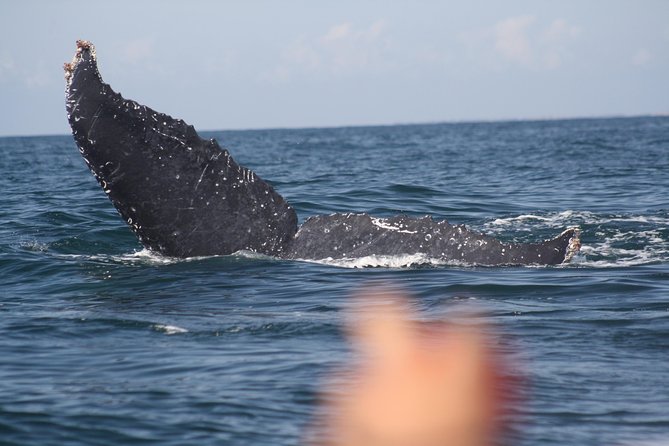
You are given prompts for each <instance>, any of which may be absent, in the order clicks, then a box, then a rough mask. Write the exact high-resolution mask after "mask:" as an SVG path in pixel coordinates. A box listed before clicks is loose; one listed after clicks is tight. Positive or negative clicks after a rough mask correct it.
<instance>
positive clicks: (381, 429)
mask: <svg viewBox="0 0 669 446" xmlns="http://www.w3.org/2000/svg"><path fill="white" fill-rule="evenodd" d="M465 319H467V320H451V321H437V322H420V321H417V320H416V318H415V314H413V312H412V311H411V310H410V308H409V306H408V303H407V301H406V298H405V297H404V296H403V295H402V294H401V293H399V292H397V291H393V290H389V289H383V290H378V289H377V290H372V291H367V292H365V293H362V294H360V295H359V296H358V297H357V299H356V304H355V308H354V309H352V310H351V311H350V320H349V324H348V325H349V326H348V330H349V337H350V339H351V341H352V343H353V346H354V349H355V351H356V353H357V356H358V358H357V360H356V362H355V363H354V364H353V366H352V367H350V368H349V369H347V370H341V371H340V372H338V373H337V374H336V375H335V376H334V377H333V380H332V383H331V384H330V385H329V387H328V390H327V392H326V393H325V395H324V396H323V400H324V409H325V410H324V415H323V416H324V417H325V419H324V421H323V426H322V427H321V429H322V430H324V432H321V434H320V435H319V437H320V438H319V439H318V440H317V441H315V442H312V444H318V445H328V446H375V445H383V446H386V445H391V446H437V445H441V446H490V445H493V444H499V442H500V440H501V438H500V437H501V432H502V429H501V427H502V426H501V424H500V422H499V418H500V415H501V414H502V412H503V408H504V406H506V403H505V400H506V401H508V399H507V398H506V397H505V396H507V395H510V394H512V393H513V391H512V389H511V387H512V384H511V382H512V381H511V380H509V379H506V378H504V367H503V361H502V360H501V358H500V357H499V354H498V353H495V352H493V350H492V349H491V347H490V343H489V342H488V341H489V340H490V339H489V336H486V334H484V331H485V330H484V327H482V326H481V325H478V324H476V323H473V322H474V321H473V320H471V318H465ZM334 382H338V383H339V385H334Z"/></svg>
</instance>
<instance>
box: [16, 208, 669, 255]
mask: <svg viewBox="0 0 669 446" xmlns="http://www.w3.org/2000/svg"><path fill="white" fill-rule="evenodd" d="M566 227H578V228H580V229H581V242H582V247H581V251H580V252H579V253H578V254H577V255H576V256H575V257H574V258H573V259H572V261H571V263H570V264H568V265H569V266H576V267H593V268H613V267H629V266H638V265H646V264H653V263H661V262H667V261H669V213H667V212H666V211H660V212H657V213H654V214H605V213H595V212H591V211H576V210H566V211H562V212H546V213H528V214H521V215H515V216H509V217H500V218H495V219H492V220H489V221H486V222H483V223H482V224H480V225H478V226H477V225H472V229H474V230H478V231H481V232H483V233H486V234H491V235H493V236H501V237H505V238H507V239H509V241H519V242H520V241H522V242H532V241H537V238H538V237H537V234H539V238H550V237H552V236H554V235H555V232H556V231H559V230H562V229H564V228H566ZM20 247H21V248H22V249H24V250H27V251H33V252H35V253H38V254H42V253H44V254H47V255H50V256H54V257H56V258H60V259H75V260H84V261H91V262H100V263H117V264H119V263H120V264H126V265H128V264H130V265H132V264H137V265H149V266H160V265H171V264H177V263H186V262H198V261H203V260H206V259H211V258H215V257H218V258H226V259H232V260H239V259H250V260H270V261H280V260H279V259H276V258H273V257H269V256H266V255H262V254H257V253H254V252H250V251H240V252H237V253H235V254H232V255H229V256H209V257H190V258H185V259H183V258H175V257H166V256H163V255H161V254H158V253H156V252H154V251H151V250H148V249H141V250H139V251H134V252H130V253H123V254H100V253H91V254H73V253H62V252H60V253H59V252H58V246H57V242H56V243H55V244H50V243H44V242H38V241H37V240H33V241H24V242H22V243H20ZM54 248H55V249H54ZM304 261H305V262H308V263H316V264H323V265H329V266H336V267H340V268H415V267H424V266H428V267H444V266H454V267H472V266H476V265H472V264H464V263H462V262H459V261H452V260H451V261H447V260H444V259H438V258H430V257H428V256H426V255H424V254H402V255H395V256H384V255H371V256H365V257H359V258H344V259H332V258H326V259H321V260H304ZM564 266H567V265H561V267H564Z"/></svg>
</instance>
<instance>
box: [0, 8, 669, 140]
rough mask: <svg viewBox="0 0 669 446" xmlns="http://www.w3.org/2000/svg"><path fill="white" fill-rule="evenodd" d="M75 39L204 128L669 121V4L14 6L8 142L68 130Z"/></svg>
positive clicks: (124, 79)
mask: <svg viewBox="0 0 669 446" xmlns="http://www.w3.org/2000/svg"><path fill="white" fill-rule="evenodd" d="M77 39H86V40H90V41H92V42H93V43H94V44H95V46H96V50H97V54H98V64H99V68H100V71H101V73H102V76H103V79H104V80H105V82H107V83H109V84H110V85H111V86H112V88H114V90H116V91H118V92H120V93H122V94H123V95H124V97H126V98H130V99H134V100H136V101H138V102H140V103H142V104H145V105H147V106H149V107H151V108H154V109H155V110H158V111H161V112H164V113H168V114H170V115H172V116H174V117H177V118H182V119H184V120H185V121H187V122H188V123H190V124H193V125H194V126H195V127H196V129H199V130H223V129H248V128H278V127H326V126H347V125H377V124H398V123H423V122H449V121H478V120H507V119H544V118H567V117H591V116H619V115H645V114H667V113H669V1H666V0H638V1H633V0H628V1H615V0H610V1H605V0H588V1H585V0H578V1H574V0H560V1H544V0H533V1H521V0H505V1H503V2H502V1H492V0H491V1H482V0H468V1H460V2H450V1H446V0H441V1H430V0H425V1H422V0H413V1H401V0H399V1H388V0H386V1H374V0H367V1H365V0H355V1H352V0H338V1H337V2H326V1H313V0H311V1H298V0H282V1H262V0H246V1H241V0H238V1H234V2H233V1H197V0H191V1H185V0H181V1H169V0H165V1H152V0H144V1H140V0H132V1H125V0H119V1H114V2H95V1H85V2H84V1H49V0H45V1H37V0H20V1H19V0H16V1H11V0H0V136H8V135H40V134H67V133H69V127H68V125H67V119H66V114H65V103H64V102H65V96H64V87H65V83H64V78H63V70H62V65H63V63H64V62H66V61H70V60H71V59H72V55H73V54H74V51H75V41H76V40H77Z"/></svg>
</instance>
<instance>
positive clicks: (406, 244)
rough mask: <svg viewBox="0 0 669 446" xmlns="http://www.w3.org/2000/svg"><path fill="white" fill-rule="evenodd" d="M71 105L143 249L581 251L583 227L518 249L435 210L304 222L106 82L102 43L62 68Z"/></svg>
mask: <svg viewBox="0 0 669 446" xmlns="http://www.w3.org/2000/svg"><path fill="white" fill-rule="evenodd" d="M64 68H65V79H66V82H67V87H66V99H67V101H66V108H67V116H68V121H69V123H70V126H71V127H72V134H73V135H74V139H75V141H76V143H77V146H78V147H79V151H80V152H81V154H82V156H83V158H84V160H85V162H86V164H87V165H88V167H89V169H90V170H91V172H92V173H93V175H94V176H95V178H96V179H97V181H98V182H99V183H100V186H102V189H103V190H104V192H105V193H106V194H107V196H108V197H109V199H110V200H111V202H112V203H113V205H114V206H115V207H116V209H117V210H118V212H119V213H120V214H121V216H122V218H123V219H124V220H125V221H126V222H127V223H128V225H129V226H130V228H131V229H132V230H133V231H134V232H135V234H136V235H137V237H138V238H139V240H140V242H141V243H142V244H143V245H144V246H145V247H147V248H149V249H151V250H153V251H156V252H159V253H161V254H164V255H168V256H173V257H193V256H208V255H226V254H232V253H234V252H237V251H241V250H248V251H254V252H257V253H261V254H267V255H272V256H277V257H282V258H291V259H311V260H318V259H325V258H338V259H339V258H351V257H353V258H360V257H364V256H373V255H386V256H396V255H402V254H420V255H423V256H426V257H429V258H436V259H439V260H447V261H451V260H452V261H454V262H461V263H465V264H480V265H518V264H523V265H525V264H543V265H555V264H559V263H563V262H568V261H569V260H571V258H572V257H573V256H574V254H575V253H576V252H577V251H578V249H579V247H580V239H579V231H578V230H577V229H568V230H567V231H565V232H563V233H562V234H560V236H558V237H557V238H555V239H553V240H549V241H546V242H542V243H536V244H510V243H503V242H501V241H499V240H497V239H494V238H492V237H489V236H487V235H484V234H480V233H477V232H473V231H470V230H468V229H467V228H465V227H464V226H453V225H451V224H449V223H448V222H447V221H445V220H442V221H434V220H433V219H432V218H430V217H424V218H410V217H407V216H402V215H400V216H395V217H391V218H388V219H384V218H375V217H371V216H369V215H367V214H333V215H330V216H318V217H313V218H311V219H309V220H307V221H306V222H305V223H304V224H303V225H302V227H301V228H300V231H299V232H298V228H297V215H296V214H295V211H294V210H293V208H292V207H291V206H290V205H289V204H288V203H287V202H286V201H285V200H284V199H283V197H282V196H281V195H279V194H278V193H277V192H276V191H275V190H274V189H273V188H272V187H271V186H270V185H269V184H267V183H266V182H265V181H263V180H262V179H261V178H260V177H258V175H256V174H255V173H254V172H252V171H251V170H249V169H247V168H245V167H243V166H240V165H239V164H237V163H236V162H235V160H234V159H233V158H232V156H230V153H229V152H228V151H227V150H225V149H222V148H221V147H220V146H219V145H218V143H217V142H216V141H215V140H213V139H210V140H205V139H202V138H200V136H199V135H198V134H197V133H196V131H195V129H194V128H193V126H191V125H188V124H186V123H185V122H184V121H182V120H180V119H175V118H172V117H171V116H168V115H166V114H163V113H160V112H157V111H155V110H153V109H151V108H149V107H146V106H144V105H141V104H139V103H137V102H135V101H132V100H127V99H124V98H123V97H122V96H121V95H120V94H118V93H116V92H114V90H112V88H111V87H110V86H109V85H108V84H105V83H104V82H103V80H102V76H100V73H99V71H98V66H97V56H96V53H95V48H94V46H93V45H92V44H91V43H90V42H87V41H84V40H79V41H77V51H76V53H75V55H74V59H73V60H72V62H71V63H66V64H65V67H64Z"/></svg>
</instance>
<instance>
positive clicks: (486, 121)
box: [0, 111, 669, 138]
mask: <svg viewBox="0 0 669 446" xmlns="http://www.w3.org/2000/svg"><path fill="white" fill-rule="evenodd" d="M665 117H669V111H667V112H658V113H640V114H611V115H581V116H540V117H526V118H521V117H518V118H488V119H486V118H479V119H468V118H465V119H453V120H443V121H416V122H406V121H405V122H392V123H376V124H373V123H367V124H341V125H313V126H283V127H271V126H270V127H238V128H227V129H195V130H196V132H197V133H200V132H202V133H212V132H252V131H279V130H325V129H348V128H365V127H404V126H406V127H408V126H420V125H448V124H494V123H505V122H508V123H518V122H551V121H581V120H583V121H586V120H598V119H635V118H665ZM190 125H192V124H190ZM193 127H195V126H193ZM69 135H71V133H34V134H21V135H16V134H15V135H12V134H8V135H0V138H33V137H35V138H38V137H48V136H69Z"/></svg>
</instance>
